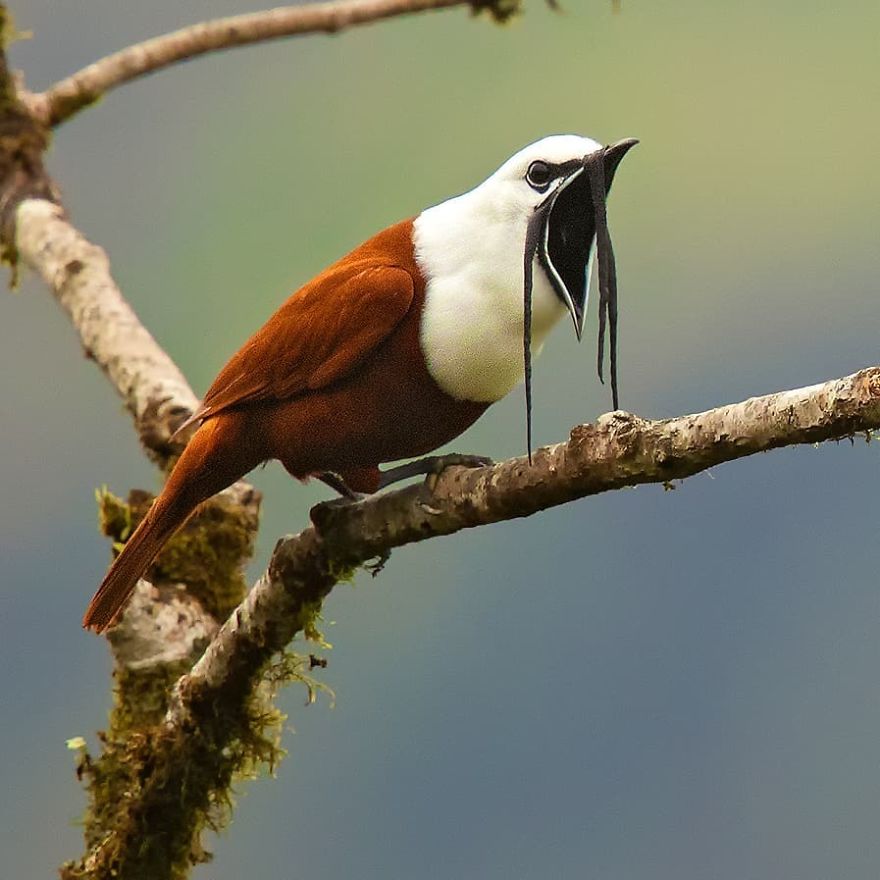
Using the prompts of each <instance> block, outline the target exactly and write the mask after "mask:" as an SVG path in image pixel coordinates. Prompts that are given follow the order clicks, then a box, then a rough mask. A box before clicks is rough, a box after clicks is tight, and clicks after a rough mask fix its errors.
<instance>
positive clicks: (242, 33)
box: [27, 0, 510, 126]
mask: <svg viewBox="0 0 880 880" xmlns="http://www.w3.org/2000/svg"><path fill="white" fill-rule="evenodd" d="M509 5H510V4H508V6H509ZM452 6H472V7H473V8H475V9H477V8H480V7H486V8H488V9H489V10H490V11H493V12H494V14H495V15H496V16H501V17H503V16H504V15H505V14H509V12H508V11H507V10H506V7H505V8H502V7H503V6H504V4H503V3H502V2H499V0H494V2H492V3H488V2H479V3H478V2H474V0H332V2H328V3H314V4H309V5H305V6H283V7H279V8H277V9H267V10H264V11H262V12H253V13H249V14H245V15H234V16H230V17H229V18H218V19H216V20H214V21H206V22H202V23H200V24H195V25H191V26H190V27H185V28H182V29H180V30H177V31H173V32H172V33H170V34H164V35H162V36H160V37H154V38H153V39H151V40H146V41H145V42H143V43H138V44H137V45H134V46H129V47H128V48H126V49H122V50H121V51H119V52H116V53H114V54H113V55H108V56H107V57H106V58H101V59H100V60H99V61H96V62H94V63H93V64H90V65H89V66H88V67H84V68H83V69H82V70H80V71H78V72H77V73H74V74H72V75H71V76H69V77H67V78H66V79H63V80H61V81H60V82H58V83H56V84H55V85H54V86H52V87H51V88H50V89H48V90H47V91H45V92H43V93H42V94H31V95H29V96H27V103H28V105H29V107H30V110H31V112H32V113H33V114H34V115H35V116H37V117H38V118H39V119H40V120H41V121H42V122H43V123H44V124H46V125H49V126H56V125H59V124H60V123H62V122H64V121H65V120H67V119H69V118H70V117H71V116H73V115H74V114H76V113H78V112H79V111H80V110H82V109H83V108H84V107H87V106H88V105H89V104H92V103H94V102H95V101H96V100H97V99H98V98H100V97H101V96H102V95H104V94H105V93H106V92H108V91H110V90H111V89H113V88H116V87H117V86H120V85H122V84H123V83H127V82H130V81H131V80H133V79H137V78H138V77H141V76H144V75H146V74H148V73H153V72H154V71H157V70H161V69H162V68H163V67H168V66H170V65H172V64H176V63H177V62H178V61H183V60H186V59H190V58H195V57H197V56H198V55H204V54H206V53H208V52H216V51H218V50H220V49H230V48H232V47H235V46H246V45H249V44H251V43H259V42H265V41H267V40H277V39H280V38H281V37H291V36H296V35H301V34H310V33H328V34H333V33H338V32H339V31H342V30H345V29H346V28H350V27H354V26H356V25H362V24H368V23H370V22H374V21H380V20H382V19H384V18H391V17H394V16H399V15H410V14H413V13H417V12H425V11H428V10H432V9H445V8H448V7H452ZM495 7H499V10H498V11H495Z"/></svg>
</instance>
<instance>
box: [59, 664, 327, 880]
mask: <svg viewBox="0 0 880 880" xmlns="http://www.w3.org/2000/svg"><path fill="white" fill-rule="evenodd" d="M311 665H312V664H311V660H310V658H309V657H303V656H300V655H297V654H293V653H292V652H285V653H283V654H282V655H281V656H280V657H279V658H277V659H276V660H275V661H273V662H272V663H271V664H269V665H267V666H266V668H265V669H264V670H263V672H262V673H261V675H260V676H259V677H258V679H256V682H257V683H255V681H254V680H252V679H249V678H244V679H242V680H241V681H239V682H236V683H233V686H232V687H227V688H225V689H224V691H223V693H222V694H218V693H216V692H213V691H205V692H204V693H203V694H201V695H200V694H198V693H194V694H193V695H192V696H193V700H192V707H193V722H194V723H193V724H190V725H186V726H185V729H183V730H177V729H175V730H172V729H169V728H168V727H165V726H164V725H163V724H162V723H161V719H162V716H163V715H164V713H165V708H166V701H167V696H165V695H167V693H168V690H169V689H170V686H171V684H172V683H173V681H174V680H176V676H177V674H178V672H179V670H177V669H172V668H171V667H168V668H166V669H165V670H164V671H163V673H161V674H159V675H154V676H152V680H149V681H148V680H147V679H146V678H139V673H126V674H125V677H124V678H121V679H119V680H118V681H117V695H118V694H120V693H124V694H125V697H126V699H125V702H124V704H122V703H120V702H119V701H118V702H117V705H116V706H115V707H114V710H113V714H112V715H111V727H110V730H109V731H108V732H107V733H106V734H103V735H102V737H101V739H102V745H103V751H102V754H101V756H100V758H98V759H97V760H92V758H91V756H89V755H88V753H87V752H86V751H85V750H81V752H80V759H79V767H78V775H79V776H80V778H81V779H83V781H84V782H85V785H86V788H87V791H88V795H89V807H88V811H87V814H86V818H85V823H86V842H87V844H88V846H89V850H90V851H93V852H94V853H95V854H96V855H95V861H93V862H90V863H89V864H86V863H85V862H83V861H79V862H70V863H68V864H66V865H64V866H63V868H62V870H61V876H62V878H64V880H74V878H76V880H81V878H86V877H88V878H89V880H96V878H109V877H125V878H126V880H148V878H149V880H156V878H171V880H183V878H185V877H187V876H188V875H189V872H190V868H191V867H192V865H194V864H197V863H199V862H204V861H208V860H209V859H210V853H207V852H206V851H205V850H204V848H203V847H202V844H201V835H202V832H204V831H205V830H212V831H215V832H216V831H220V830H222V829H223V828H224V827H225V826H226V825H227V824H228V821H229V818H230V813H231V808H232V806H233V798H234V786H235V783H236V780H241V779H249V778H253V777H255V776H257V775H259V774H261V773H264V772H269V773H273V772H274V771H275V768H276V767H277V766H278V764H279V762H280V761H281V759H282V758H283V757H284V754H285V752H284V749H283V748H282V747H281V744H280V741H281V734H282V731H283V728H284V722H285V721H286V716H285V715H284V714H282V713H281V712H279V711H278V710H277V709H276V708H275V707H274V706H273V705H272V699H273V698H274V696H275V692H276V690H277V689H278V687H280V686H281V685H282V684H284V683H286V682H288V681H300V682H302V683H303V684H304V685H305V686H306V688H307V692H308V695H309V697H308V698H309V702H313V701H314V699H315V695H316V693H317V692H318V691H319V690H327V689H326V688H325V687H324V686H323V685H321V684H320V683H318V682H315V681H314V680H313V679H312V678H311V677H310V676H309V675H308V674H307V670H308V669H310V668H311ZM163 680H164V685H163ZM134 694H138V695H139V696H140V697H141V698H143V699H144V701H145V703H144V706H142V707H139V708H137V709H130V708H127V707H128V706H130V705H131V703H130V701H129V698H130V697H131V696H133V695H134ZM124 842H127V846H126V845H124Z"/></svg>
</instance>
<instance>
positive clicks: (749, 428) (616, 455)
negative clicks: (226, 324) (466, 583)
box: [166, 367, 880, 725]
mask: <svg viewBox="0 0 880 880" xmlns="http://www.w3.org/2000/svg"><path fill="white" fill-rule="evenodd" d="M878 427H880V367H871V368H869V369H866V370H862V371H861V372H859V373H855V374H853V375H851V376H846V377H844V378H842V379H835V380H832V381H829V382H825V383H823V384H821V385H813V386H810V387H807V388H799V389H796V390H793V391H782V392H779V393H777V394H769V395H766V396H764V397H754V398H751V399H749V400H746V401H743V402H741V403H734V404H730V405H728V406H722V407H718V408H717V409H712V410H708V411H706V412H703V413H699V414H696V415H687V416H681V417H679V418H674V419H667V420H663V421H649V420H646V419H641V418H639V417H637V416H634V415H631V414H629V413H625V412H614V413H609V414H607V415H604V416H602V417H600V418H599V420H598V422H597V423H596V424H595V425H579V426H577V427H575V428H574V429H573V430H572V432H571V436H570V438H569V440H568V441H567V442H566V443H559V444H557V445H555V446H548V447H544V448H542V449H540V450H538V452H537V453H535V454H534V456H533V461H534V464H533V465H532V466H531V467H530V466H529V464H528V460H527V459H526V458H524V457H523V458H513V459H510V460H508V461H505V462H501V463H500V464H497V465H495V466H494V467H491V468H480V469H476V470H468V469H465V468H458V467H456V468H450V469H448V470H447V471H445V472H444V473H443V474H442V475H441V476H440V477H439V478H436V479H429V481H428V482H426V483H424V484H421V485H417V486H410V487H408V488H406V489H402V490H400V491H396V492H391V493H387V494H384V495H377V496H373V497H371V498H369V499H367V500H365V501H363V502H360V503H358V504H345V505H341V504H338V503H330V504H322V505H318V506H317V507H315V508H314V509H313V511H312V520H313V522H314V523H315V524H316V526H317V528H316V527H315V526H312V527H310V528H307V529H305V530H304V531H303V532H301V533H300V534H299V535H296V536H294V537H292V538H288V539H286V540H284V541H282V542H280V543H279V545H278V547H276V549H275V553H274V554H273V557H272V560H271V562H270V564H269V568H268V571H267V572H266V573H265V574H264V575H263V576H262V577H261V578H260V580H259V581H258V582H257V584H256V585H255V586H254V588H253V589H252V590H251V592H250V594H249V595H248V597H247V598H246V599H245V601H244V602H243V603H242V604H241V605H240V606H239V608H238V610H237V611H236V612H235V613H234V614H233V615H232V616H231V617H230V619H229V620H228V621H227V622H226V624H225V625H224V626H223V627H222V628H221V630H220V632H219V634H218V635H217V636H216V638H215V639H214V640H213V642H212V643H211V645H210V647H209V648H208V650H207V651H206V652H205V654H204V655H203V656H202V658H201V659H200V660H199V662H198V663H197V664H196V665H195V666H194V667H193V670H192V672H191V673H190V674H189V675H187V676H184V678H182V679H181V680H180V682H179V683H178V686H177V689H176V692H175V696H174V698H173V700H172V704H171V708H170V710H169V714H168V717H167V719H166V720H167V722H168V723H169V724H172V725H177V724H180V723H182V722H183V721H184V720H186V719H188V718H189V717H190V711H189V709H190V704H191V702H192V700H193V699H194V697H193V695H198V697H197V698H198V700H199V701H202V700H205V699H210V697H209V694H211V693H216V692H218V691H220V690H222V689H223V688H224V687H226V685H227V684H228V682H229V680H230V678H233V677H234V678H236V679H240V678H241V677H242V675H243V674H244V672H245V669H246V668H247V667H252V673H253V674H256V671H257V670H258V669H261V668H262V666H263V665H264V664H265V663H266V662H267V661H268V660H269V658H270V657H271V655H272V654H273V653H274V652H276V651H278V650H281V649H282V648H284V646H285V645H286V644H287V643H288V642H289V641H290V639H291V638H293V636H294V635H295V634H296V632H297V631H298V630H299V629H301V628H302V626H303V623H304V621H307V619H308V614H309V609H314V608H315V607H316V606H319V605H320V602H321V601H322V600H323V598H324V597H325V596H326V594H327V593H328V592H329V591H330V589H331V588H332V586H333V584H334V583H335V582H336V580H337V579H338V574H339V573H340V572H346V571H348V570H350V569H351V568H352V567H354V566H357V565H360V564H362V563H363V562H365V561H366V560H369V559H371V558H374V557H381V556H385V555H387V553H388V551H390V550H391V549H392V548H394V547H399V546H402V545H404V544H411V543H414V542H417V541H423V540H425V539H427V538H432V537H435V536H438V535H448V534H451V533H453V532H457V531H460V530H461V529H465V528H473V527H475V526H480V525H486V524H488V523H495V522H501V521H503V520H508V519H515V518H517V517H523V516H529V515H531V514H533V513H537V512H538V511H540V510H544V509H546V508H548V507H553V506H556V505H559V504H565V503H566V502H568V501H572V500H574V499H576V498H584V497H586V496H589V495H597V494H599V493H601V492H607V491H610V490H613V489H619V488H621V487H623V486H636V485H638V484H640V483H664V484H667V483H669V481H671V480H673V479H681V478H684V477H688V476H691V475H693V474H696V473H698V472H700V471H703V470H706V469H707V468H710V467H713V466H715V465H718V464H722V463H723V462H727V461H733V460H735V459H737V458H742V457H743V456H747V455H753V454H754V453H756V452H764V451H766V450H769V449H775V448H778V447H781V446H793V445H797V444H802V443H816V442H819V441H823V440H833V439H839V438H842V437H851V436H853V435H854V434H856V433H859V432H866V431H871V430H874V429H876V428H878ZM431 484H433V485H431ZM334 573H336V574H335V575H334Z"/></svg>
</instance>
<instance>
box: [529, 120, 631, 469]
mask: <svg viewBox="0 0 880 880" xmlns="http://www.w3.org/2000/svg"><path fill="white" fill-rule="evenodd" d="M637 143H638V141H637V140H636V139H635V138H626V139H625V140H622V141H618V142H617V143H614V144H611V145H609V146H607V147H603V148H602V149H601V150H597V151H595V152H593V153H589V154H587V155H586V156H584V158H583V159H582V160H581V161H576V162H572V163H571V170H570V171H568V172H567V174H566V176H565V177H564V178H563V180H562V182H561V183H560V184H559V185H558V186H557V187H556V188H555V189H554V191H553V192H552V194H551V195H550V196H548V198H547V199H545V200H544V202H542V204H541V205H539V206H538V208H536V210H535V213H534V214H533V216H532V217H531V218H530V220H529V224H528V227H527V232H526V247H525V255H524V259H525V262H524V265H523V268H524V275H525V279H524V280H525V289H524V292H523V293H524V303H523V304H524V319H525V321H524V328H523V330H524V336H523V348H524V356H525V368H526V370H525V372H526V410H527V419H528V424H527V433H528V446H529V458H530V459H531V357H530V343H531V290H532V261H533V259H534V257H535V255H536V254H537V257H538V260H539V262H540V264H541V267H542V268H543V269H544V271H545V273H546V274H547V277H548V278H549V279H550V282H551V284H552V285H553V288H554V290H555V291H556V294H557V296H559V298H560V299H561V300H562V302H564V303H565V305H566V307H567V308H568V311H569V314H570V315H571V319H572V321H573V322H574V329H575V333H576V334H577V337H578V339H580V338H581V334H582V332H583V327H584V318H585V315H586V311H587V299H588V295H589V288H590V271H591V267H592V257H593V247H594V242H595V247H596V252H597V256H598V261H599V341H598V358H597V359H598V371H599V378H600V379H602V378H603V377H602V364H603V360H604V348H605V331H606V325H607V329H608V331H609V337H610V346H609V347H610V354H611V357H610V360H611V396H612V402H613V405H614V409H617V408H618V393H617V271H616V267H615V264H614V251H613V249H612V247H611V237H610V235H609V233H608V222H607V215H606V210H605V200H606V198H607V196H608V193H609V191H610V190H611V183H612V181H613V180H614V173H615V171H617V166H618V165H619V164H620V161H621V159H623V157H624V156H625V155H626V154H627V152H629V150H630V149H631V148H632V147H634V146H635V145H636V144H637ZM603 381H604V380H603Z"/></svg>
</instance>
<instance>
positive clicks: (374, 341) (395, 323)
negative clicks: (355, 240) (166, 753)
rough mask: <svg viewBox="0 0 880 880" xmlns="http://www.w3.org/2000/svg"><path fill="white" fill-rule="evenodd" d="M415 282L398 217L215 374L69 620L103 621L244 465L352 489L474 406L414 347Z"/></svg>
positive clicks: (416, 450) (457, 422) (477, 411)
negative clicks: (169, 465)
mask: <svg viewBox="0 0 880 880" xmlns="http://www.w3.org/2000/svg"><path fill="white" fill-rule="evenodd" d="M424 297H425V280H424V278H423V277H422V274H421V272H420V270H419V267H418V265H417V263H416V260H415V257H414V254H413V244H412V221H411V220H407V221H404V222H402V223H398V224H396V225H394V226H391V227H389V228H388V229H386V230H384V231H383V232H381V233H379V235H377V236H375V237H373V238H371V239H370V240H368V241H367V242H365V243H364V244H363V245H361V246H360V247H359V248H357V249H356V250H354V251H352V252H351V253H350V254H348V255H347V256H345V257H343V258H342V259H341V260H339V261H338V262H337V263H335V264H333V265H332V266H330V267H329V268H328V269H326V270H325V271H324V272H322V273H321V274H320V275H318V276H317V277H316V278H314V279H313V280H312V281H310V282H309V283H308V284H306V285H305V286H304V287H302V288H301V289H300V290H298V291H297V292H296V293H295V294H294V295H293V296H291V297H290V298H289V299H288V300H287V301H286V302H285V303H284V304H283V305H282V306H281V308H279V309H278V311H277V312H275V314H274V315H272V317H271V318H270V319H269V320H268V321H267V322H266V324H265V325H264V326H263V327H262V328H261V329H260V330H258V331H257V332H256V333H255V334H254V335H253V336H252V337H251V338H250V339H249V340H248V341H247V342H246V343H245V344H244V346H242V348H241V349H240V350H239V351H238V352H237V353H236V354H235V355H234V356H233V357H232V359H231V360H230V361H229V363H227V365H226V366H225V367H224V368H223V369H222V370H221V372H220V375H219V376H218V377H217V379H216V380H215V381H214V383H213V384H212V385H211V387H210V389H209V390H208V392H207V394H206V395H205V399H204V402H203V403H202V406H201V407H200V408H199V410H198V411H197V412H196V413H195V414H194V415H193V417H192V419H191V421H194V422H200V423H201V425H200V427H199V429H198V430H197V431H196V432H195V434H194V435H193V437H192V439H191V440H190V442H189V443H188V444H187V447H186V449H185V450H184V452H183V455H181V457H180V460H179V461H178V462H177V465H176V466H175V468H174V470H173V471H172V473H171V476H170V477H169V479H168V482H167V483H166V485H165V488H164V489H163V490H162V492H161V493H160V495H159V497H158V498H157V499H156V501H155V502H154V504H153V506H152V508H151V509H150V511H149V513H148V514H147V516H146V517H145V519H144V520H143V521H142V522H141V524H140V525H139V526H138V528H137V529H136V530H135V532H134V534H133V535H132V536H131V538H129V540H128V542H127V543H126V545H125V547H124V548H123V550H122V552H121V553H120V554H119V556H118V557H117V558H116V560H115V561H114V563H113V565H112V567H111V568H110V570H109V571H108V572H107V575H106V577H105V578H104V580H103V582H102V583H101V585H100V587H99V588H98V591H97V593H96V594H95V596H94V598H93V599H92V601H91V603H90V604H89V607H88V610H87V611H86V614H85V617H84V618H83V626H85V627H88V628H91V629H94V630H96V631H98V632H100V631H102V630H104V629H105V628H106V627H107V626H109V625H110V624H111V623H112V622H113V621H114V619H115V617H116V615H117V614H118V613H119V611H120V609H121V608H122V606H123V605H124V604H125V601H126V600H127V598H128V597H129V595H130V594H131V592H132V590H133V589H134V586H135V584H136V583H137V580H138V578H140V577H141V576H142V575H143V574H144V573H145V572H146V570H147V568H148V567H149V565H150V564H151V563H152V561H153V560H154V559H155V557H156V555H157V554H158V553H159V551H160V550H161V549H162V546H163V545H164V544H165V542H166V541H167V540H168V539H169V538H170V537H171V535H173V534H174V532H176V531H177V529H179V528H180V527H181V526H182V525H183V524H184V522H186V520H187V518H188V517H189V516H190V515H191V514H192V512H193V511H194V510H195V509H196V507H197V506H198V505H199V504H201V503H202V502H203V501H205V500H206V499H208V498H210V497H211V496H212V495H214V494H216V493H217V492H219V491H221V490H222V489H224V488H226V486H229V485H230V484H231V483H233V482H235V480H237V479H240V478H241V477H242V476H244V475H245V474H246V473H248V471H250V470H252V469H253V468H254V467H256V466H257V465H258V464H260V463H261V462H263V461H266V460H267V459H270V458H277V459H279V460H280V461H281V462H282V464H283V465H284V467H285V468H286V469H287V470H288V471H289V472H290V473H291V474H292V475H293V476H295V477H297V478H299V479H306V478H307V477H309V476H310V475H314V474H320V473H322V472H325V471H332V472H335V473H337V474H339V475H340V476H341V477H342V479H343V480H344V481H345V483H346V484H347V485H348V486H349V488H351V489H352V490H355V491H360V492H372V491H375V490H376V488H377V487H378V485H379V477H380V474H379V468H378V465H379V464H380V463H381V462H385V461H393V460H395V459H400V458H407V457H410V456H416V455H421V454H423V453H425V452H428V451H430V450H432V449H436V448H437V447H438V446H441V445H442V444H444V443H446V442H448V441H449V440H451V439H452V438H454V437H456V436H457V435H458V434H460V433H461V432H462V431H464V430H465V429H466V428H467V427H468V426H469V425H471V424H472V423H473V422H474V421H475V420H476V419H477V418H478V417H479V416H480V415H481V414H482V413H483V411H484V410H485V409H486V407H487V406H488V404H486V403H475V402H470V401H462V400H456V399H454V398H452V397H450V396H449V395H447V394H445V393H444V392H443V391H441V389H440V388H439V387H438V386H437V385H436V383H435V382H434V380H433V379H432V378H431V376H430V374H429V373H428V370H427V367H426V365H425V360H424V356H423V355H422V352H421V349H420V345H419V322H420V315H421V311H422V306H423V304H424Z"/></svg>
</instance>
